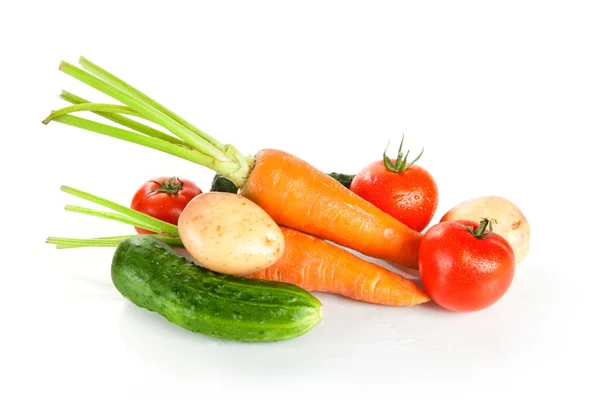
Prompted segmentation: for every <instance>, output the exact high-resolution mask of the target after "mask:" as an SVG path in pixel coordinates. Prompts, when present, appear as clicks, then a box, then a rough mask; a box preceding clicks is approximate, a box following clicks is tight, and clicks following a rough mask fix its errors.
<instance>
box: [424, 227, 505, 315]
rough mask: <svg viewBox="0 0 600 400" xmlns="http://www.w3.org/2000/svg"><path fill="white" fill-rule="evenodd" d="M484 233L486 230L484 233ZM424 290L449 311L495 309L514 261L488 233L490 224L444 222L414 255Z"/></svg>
mask: <svg viewBox="0 0 600 400" xmlns="http://www.w3.org/2000/svg"><path fill="white" fill-rule="evenodd" d="M486 228H489V230H488V229H486ZM419 271H420V273H421V280H422V281H423V285H424V286H425V290H426V291H427V293H429V295H430V296H431V299H432V300H433V301H435V302H436V303H437V304H439V305H440V306H442V307H444V308H447V309H449V310H452V311H465V312H466V311H478V310H482V309H484V308H487V307H489V306H491V305H492V304H494V303H496V302H497V301H498V300H499V299H500V298H501V297H502V296H503V295H504V294H505V293H506V291H507V290H508V288H509V287H510V285H511V283H512V280H513V277H514V273H515V256H514V253H513V250H512V248H511V247H510V244H509V243H508V242H507V241H506V240H505V239H504V238H503V237H502V236H500V235H498V234H496V233H494V232H493V229H492V221H491V220H488V219H487V218H484V219H482V220H481V222H480V223H479V225H478V224H477V223H475V222H472V221H446V222H441V223H439V224H437V225H434V226H433V227H432V228H430V229H429V230H428V231H427V232H426V233H425V237H424V238H423V241H422V242H421V248H420V250H419Z"/></svg>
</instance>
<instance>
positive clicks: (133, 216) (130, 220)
mask: <svg viewBox="0 0 600 400" xmlns="http://www.w3.org/2000/svg"><path fill="white" fill-rule="evenodd" d="M60 190H62V191H63V192H65V193H68V194H70V195H73V196H75V197H79V198H81V199H84V200H87V201H90V202H92V203H95V204H98V205H100V206H103V207H106V208H108V209H110V210H112V211H115V212H110V211H100V210H94V209H91V208H86V207H80V206H74V205H67V206H65V210H67V211H71V212H76V213H79V214H85V215H91V216H94V217H100V218H104V219H109V220H113V221H117V222H121V223H125V224H128V225H132V226H136V227H139V228H142V229H146V230H148V231H151V232H156V233H153V234H151V235H153V236H155V237H156V238H158V239H160V240H162V241H164V242H165V243H167V244H169V245H171V246H173V247H183V244H182V243H181V239H180V237H179V230H178V229H177V226H175V225H173V224H170V223H168V222H164V221H161V220H159V219H157V218H154V217H151V216H149V215H146V214H144V213H141V212H139V211H136V210H133V209H131V208H128V207H125V206H122V205H120V204H117V203H114V202H112V201H110V200H107V199H103V198H102V197H98V196H95V195H93V194H90V193H87V192H84V191H81V190H78V189H75V188H72V187H69V186H62V187H61V188H60ZM133 236H137V235H124V236H109V237H98V238H90V239H78V238H62V237H49V238H48V239H46V243H50V244H55V245H56V247H57V248H59V249H71V248H77V247H115V246H118V245H119V243H121V242H122V241H123V240H125V239H127V238H130V237H133Z"/></svg>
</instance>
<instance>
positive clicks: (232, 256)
mask: <svg viewBox="0 0 600 400" xmlns="http://www.w3.org/2000/svg"><path fill="white" fill-rule="evenodd" d="M178 227H179V236H180V237H181V241H182V242H183V245H184V247H185V249H186V250H187V251H188V252H189V253H190V255H191V256H192V257H194V258H195V259H196V260H197V261H198V262H199V263H200V264H201V265H203V266H204V267H206V268H208V269H210V270H212V271H215V272H220V273H224V274H230V275H248V274H251V273H254V272H257V271H260V270H262V269H265V268H267V267H269V266H271V265H272V264H274V263H275V262H276V261H277V260H279V258H280V257H281V256H282V254H283V250H284V248H285V239H284V237H283V233H282V232H281V229H280V228H279V226H278V225H277V224H276V223H275V221H273V219H272V218H271V217H270V216H269V215H268V214H267V213H266V212H265V211H264V210H263V209H262V208H260V207H259V206H258V205H256V204H255V203H253V202H252V201H250V200H248V199H246V198H245V197H242V196H240V195H237V194H233V193H219V192H207V193H203V194H201V195H199V196H197V197H195V198H194V199H193V200H192V201H190V202H189V203H188V205H187V206H186V207H185V209H184V210H183V212H182V213H181V215H180V217H179V223H178Z"/></svg>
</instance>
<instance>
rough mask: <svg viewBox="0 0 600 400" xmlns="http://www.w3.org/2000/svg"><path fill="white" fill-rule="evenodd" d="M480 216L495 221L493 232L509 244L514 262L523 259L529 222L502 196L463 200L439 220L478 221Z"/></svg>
mask: <svg viewBox="0 0 600 400" xmlns="http://www.w3.org/2000/svg"><path fill="white" fill-rule="evenodd" d="M481 218H490V219H492V218H493V219H495V220H496V221H497V222H496V223H494V224H493V227H492V228H493V231H494V233H497V234H498V235H500V236H502V237H503V238H504V239H506V241H507V242H508V243H509V244H510V246H511V247H512V249H513V251H514V253H515V262H516V263H519V262H521V261H523V259H524V258H525V257H526V256H527V253H528V252H529V236H530V231H531V229H530V226H529V222H527V219H526V218H525V216H524V215H523V213H522V212H521V210H519V208H518V207H517V206H516V205H515V204H513V203H512V202H510V201H509V200H507V199H505V198H503V197H499V196H484V197H478V198H476V199H471V200H467V201H463V202H462V203H460V204H459V205H457V206H456V207H454V208H452V209H451V210H450V211H448V212H447V213H446V214H445V215H444V216H443V217H442V219H441V222H443V221H455V220H461V219H463V220H469V221H473V222H477V223H478V222H479V221H480V220H481Z"/></svg>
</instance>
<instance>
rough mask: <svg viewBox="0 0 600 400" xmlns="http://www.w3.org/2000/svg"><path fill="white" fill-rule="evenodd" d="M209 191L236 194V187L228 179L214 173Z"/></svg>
mask: <svg viewBox="0 0 600 400" xmlns="http://www.w3.org/2000/svg"><path fill="white" fill-rule="evenodd" d="M210 191H211V192H223V193H234V194H237V192H238V188H237V186H235V184H234V183H233V182H231V181H230V180H229V179H227V178H225V177H224V176H221V175H219V174H215V177H214V178H213V181H212V185H211V186H210Z"/></svg>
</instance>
